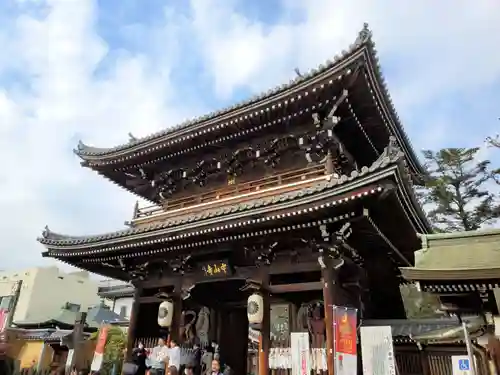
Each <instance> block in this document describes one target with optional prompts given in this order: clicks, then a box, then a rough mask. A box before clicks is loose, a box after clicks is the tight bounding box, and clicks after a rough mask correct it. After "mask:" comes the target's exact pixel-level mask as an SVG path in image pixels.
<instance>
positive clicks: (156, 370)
mask: <svg viewBox="0 0 500 375" xmlns="http://www.w3.org/2000/svg"><path fill="white" fill-rule="evenodd" d="M168 354H169V353H168V348H167V346H166V345H165V340H163V338H160V339H159V340H158V345H157V346H155V347H154V348H153V350H152V351H151V355H150V358H149V359H150V366H151V370H150V374H151V375H164V374H165V365H166V363H167V362H168Z"/></svg>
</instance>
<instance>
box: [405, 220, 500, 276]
mask: <svg viewBox="0 0 500 375" xmlns="http://www.w3.org/2000/svg"><path fill="white" fill-rule="evenodd" d="M419 236H420V238H421V240H422V249H420V250H418V251H416V252H415V267H409V268H401V272H402V274H403V277H405V278H406V279H408V280H448V279H449V280H453V279H469V280H480V279H494V278H500V229H488V230H480V231H470V232H456V233H437V234H421V235H419Z"/></svg>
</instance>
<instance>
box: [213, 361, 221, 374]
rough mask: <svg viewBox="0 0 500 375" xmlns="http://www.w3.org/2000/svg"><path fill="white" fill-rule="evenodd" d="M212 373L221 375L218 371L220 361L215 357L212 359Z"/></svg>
mask: <svg viewBox="0 0 500 375" xmlns="http://www.w3.org/2000/svg"><path fill="white" fill-rule="evenodd" d="M211 374H212V375H222V373H221V372H220V363H219V360H217V359H214V360H213V361H212V373H211Z"/></svg>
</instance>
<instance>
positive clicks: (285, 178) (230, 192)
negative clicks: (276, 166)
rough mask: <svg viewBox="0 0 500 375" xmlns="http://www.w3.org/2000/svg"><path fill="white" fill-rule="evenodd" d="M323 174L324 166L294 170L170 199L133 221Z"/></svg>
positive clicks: (144, 209)
mask: <svg viewBox="0 0 500 375" xmlns="http://www.w3.org/2000/svg"><path fill="white" fill-rule="evenodd" d="M324 174H325V166H324V165H315V166H312V167H307V168H301V169H294V170H290V171H286V172H284V173H280V174H276V175H273V176H268V177H264V178H261V179H259V180H254V181H249V182H243V183H240V184H234V185H228V186H226V187H224V188H222V189H216V190H212V191H208V192H205V193H201V194H196V195H191V196H188V197H183V198H178V199H170V200H168V201H166V202H165V203H164V206H163V207H161V206H158V205H155V206H146V207H142V208H138V209H137V210H136V214H135V215H134V218H133V220H138V219H143V218H147V217H150V216H152V215H157V214H161V213H166V212H171V211H174V210H178V209H182V208H187V207H192V206H196V205H202V204H204V203H209V202H217V201H222V200H228V199H231V198H233V197H234V198H236V197H239V196H244V195H246V194H251V193H256V192H259V191H265V190H267V189H271V188H276V187H280V186H284V185H287V184H292V183H294V182H300V181H304V180H309V179H313V178H315V177H320V176H323V175H324Z"/></svg>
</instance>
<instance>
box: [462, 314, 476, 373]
mask: <svg viewBox="0 0 500 375" xmlns="http://www.w3.org/2000/svg"><path fill="white" fill-rule="evenodd" d="M462 329H463V330H464V339H465V346H466V347H467V356H468V357H469V362H470V373H471V375H476V362H475V361H474V352H473V351H472V343H471V341H470V336H469V330H468V329H467V323H466V322H465V321H462Z"/></svg>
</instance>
